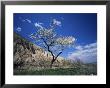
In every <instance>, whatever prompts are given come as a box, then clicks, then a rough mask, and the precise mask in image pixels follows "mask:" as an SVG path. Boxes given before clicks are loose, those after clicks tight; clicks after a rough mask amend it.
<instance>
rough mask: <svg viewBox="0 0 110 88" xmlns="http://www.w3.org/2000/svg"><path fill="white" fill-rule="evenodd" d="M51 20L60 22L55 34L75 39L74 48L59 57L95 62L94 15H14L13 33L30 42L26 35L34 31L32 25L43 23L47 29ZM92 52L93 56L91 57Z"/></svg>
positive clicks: (95, 20) (95, 25)
mask: <svg viewBox="0 0 110 88" xmlns="http://www.w3.org/2000/svg"><path fill="white" fill-rule="evenodd" d="M52 19H56V20H58V21H60V22H61V26H59V27H57V28H56V32H57V34H59V35H62V36H73V37H75V39H77V40H76V42H75V47H71V48H67V49H65V51H64V52H63V53H62V54H61V56H63V57H66V58H70V59H73V58H74V59H77V58H78V59H81V60H83V61H84V62H94V61H96V59H97V54H96V53H97V50H96V48H97V14H96V13H15V14H14V31H15V32H17V33H18V34H20V35H21V36H23V37H25V38H26V39H28V40H30V41H32V40H31V39H30V38H29V37H28V35H30V34H31V33H33V32H34V31H35V30H36V27H35V25H34V24H35V23H36V22H37V23H38V22H40V23H43V26H45V27H46V28H48V27H49V25H50V21H51V20H52ZM26 20H27V21H26ZM29 21H31V22H29ZM94 50H95V51H94ZM93 52H94V55H92V53H93ZM86 54H87V55H86ZM81 55H82V57H81ZM84 55H85V56H84ZM83 58H84V59H83ZM85 58H86V59H85ZM91 58H94V59H91Z"/></svg>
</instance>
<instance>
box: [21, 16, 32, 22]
mask: <svg viewBox="0 0 110 88" xmlns="http://www.w3.org/2000/svg"><path fill="white" fill-rule="evenodd" d="M19 19H20V20H21V21H22V22H28V23H32V22H31V20H30V19H22V18H21V17H19Z"/></svg>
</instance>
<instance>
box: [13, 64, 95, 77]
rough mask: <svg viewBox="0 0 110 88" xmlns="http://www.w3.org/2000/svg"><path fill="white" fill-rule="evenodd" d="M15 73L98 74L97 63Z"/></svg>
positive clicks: (17, 71) (25, 70)
mask: <svg viewBox="0 0 110 88" xmlns="http://www.w3.org/2000/svg"><path fill="white" fill-rule="evenodd" d="M14 74H15V75H97V69H96V65H94V64H86V65H82V66H77V67H74V68H50V69H40V70H37V69H36V70H32V69H31V70H29V69H24V70H20V69H19V70H17V69H16V70H14Z"/></svg>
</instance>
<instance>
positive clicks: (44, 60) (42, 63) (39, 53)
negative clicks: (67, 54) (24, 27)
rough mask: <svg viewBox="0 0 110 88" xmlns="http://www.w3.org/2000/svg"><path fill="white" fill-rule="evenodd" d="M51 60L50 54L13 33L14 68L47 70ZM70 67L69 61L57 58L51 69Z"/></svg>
mask: <svg viewBox="0 0 110 88" xmlns="http://www.w3.org/2000/svg"><path fill="white" fill-rule="evenodd" d="M51 60H52V56H51V55H50V53H48V52H46V51H45V50H44V49H42V48H41V47H39V46H37V45H35V44H33V43H31V42H29V41H28V40H26V39H24V38H22V37H20V36H19V35H18V34H16V33H14V68H19V67H22V68H23V67H26V65H33V66H35V67H36V68H48V67H49V65H50V61H51ZM71 65H72V64H71V63H70V61H66V60H64V58H63V57H58V59H57V60H56V62H55V63H54V64H53V67H70V66H71Z"/></svg>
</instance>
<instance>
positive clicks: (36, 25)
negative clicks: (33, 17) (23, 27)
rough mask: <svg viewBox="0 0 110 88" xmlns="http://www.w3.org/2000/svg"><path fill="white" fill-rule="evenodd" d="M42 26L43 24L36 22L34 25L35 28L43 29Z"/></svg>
mask: <svg viewBox="0 0 110 88" xmlns="http://www.w3.org/2000/svg"><path fill="white" fill-rule="evenodd" d="M42 24H43V23H39V22H38V23H37V22H36V23H35V24H34V25H35V27H38V28H41V29H43V26H42Z"/></svg>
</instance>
